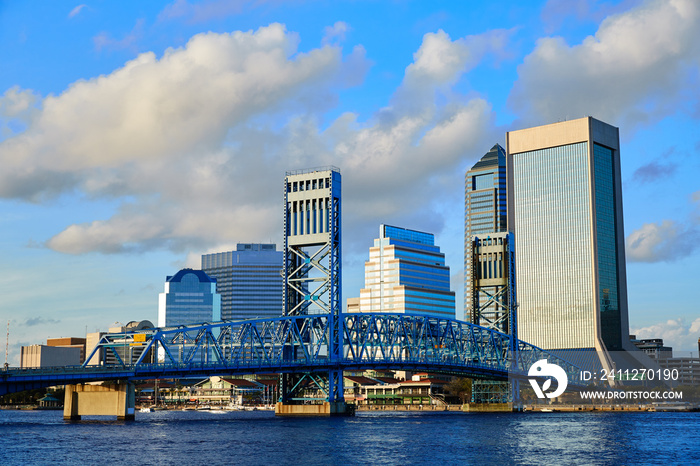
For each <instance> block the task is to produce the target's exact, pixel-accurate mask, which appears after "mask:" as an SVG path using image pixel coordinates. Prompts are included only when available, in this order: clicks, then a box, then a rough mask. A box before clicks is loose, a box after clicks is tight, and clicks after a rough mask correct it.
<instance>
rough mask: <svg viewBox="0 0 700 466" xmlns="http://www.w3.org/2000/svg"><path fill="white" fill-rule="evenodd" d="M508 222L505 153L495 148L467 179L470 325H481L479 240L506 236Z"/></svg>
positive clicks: (466, 261) (466, 296) (467, 313)
mask: <svg viewBox="0 0 700 466" xmlns="http://www.w3.org/2000/svg"><path fill="white" fill-rule="evenodd" d="M506 222H507V219H506V152H505V150H504V149H503V147H501V146H500V145H499V144H496V145H494V146H493V147H492V148H491V150H489V151H488V152H487V153H486V154H484V156H483V157H481V159H480V160H479V161H478V162H477V163H475V164H474V166H473V167H472V168H470V169H469V170H468V171H467V173H466V174H465V175H464V318H465V320H467V321H469V322H473V323H476V324H479V322H478V320H479V319H478V318H477V314H478V313H479V305H478V301H479V296H478V292H477V291H476V290H475V284H476V280H478V277H476V276H474V271H475V259H476V256H475V253H474V251H475V250H476V248H478V245H477V244H476V243H475V240H476V237H479V238H482V239H486V238H487V237H489V236H490V235H493V234H494V233H504V232H506V231H507V223H506ZM481 301H483V299H482V300H481ZM492 311H493V313H497V312H498V310H496V309H492ZM499 330H500V329H499Z"/></svg>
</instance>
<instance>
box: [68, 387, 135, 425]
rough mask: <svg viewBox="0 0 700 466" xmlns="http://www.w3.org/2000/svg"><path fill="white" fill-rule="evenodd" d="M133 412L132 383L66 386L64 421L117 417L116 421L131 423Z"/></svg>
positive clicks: (133, 392)
mask: <svg viewBox="0 0 700 466" xmlns="http://www.w3.org/2000/svg"><path fill="white" fill-rule="evenodd" d="M135 411H136V394H135V390H134V384H133V383H130V382H118V383H113V384H108V385H83V384H77V385H66V397H65V402H64V404H63V419H65V420H80V418H81V416H117V420H126V421H133V420H134V413H135Z"/></svg>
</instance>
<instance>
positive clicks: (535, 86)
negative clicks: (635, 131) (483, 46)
mask: <svg viewBox="0 0 700 466" xmlns="http://www.w3.org/2000/svg"><path fill="white" fill-rule="evenodd" d="M699 64H700V4H699V3H698V2H696V1H694V0H649V1H646V2H644V3H643V4H642V5H639V6H637V7H635V8H633V9H630V10H628V11H626V12H624V13H620V14H616V15H612V16H609V17H607V18H606V19H605V20H604V21H603V22H602V23H601V24H600V27H599V29H598V31H597V32H596V34H595V36H588V37H586V38H585V39H584V41H583V42H582V43H581V44H578V45H574V46H570V45H569V44H567V43H566V42H565V41H564V39H563V38H561V37H547V38H543V39H540V40H539V41H538V42H537V46H536V48H535V50H534V51H533V52H532V53H531V54H530V55H528V56H527V57H525V59H524V62H523V64H522V65H520V66H519V67H518V81H517V82H516V84H515V85H514V87H513V90H512V92H511V95H510V96H509V104H510V105H511V107H512V108H514V109H515V110H516V111H517V112H518V113H519V114H520V115H521V117H522V118H523V120H527V121H526V123H530V124H538V123H544V122H552V121H557V120H560V119H565V118H578V117H582V116H585V115H594V116H596V117H598V118H601V119H603V120H606V121H610V122H614V123H616V124H618V125H620V126H625V127H633V126H634V125H635V124H638V123H643V122H645V121H651V120H653V119H655V118H659V117H661V116H663V115H666V114H668V113H670V112H675V111H677V109H678V107H679V106H681V107H682V106H683V105H687V106H689V107H688V108H690V107H692V106H694V105H696V103H697V101H698V96H697V86H698V78H697V77H698V69H699Z"/></svg>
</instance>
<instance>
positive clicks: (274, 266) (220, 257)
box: [202, 243, 284, 320]
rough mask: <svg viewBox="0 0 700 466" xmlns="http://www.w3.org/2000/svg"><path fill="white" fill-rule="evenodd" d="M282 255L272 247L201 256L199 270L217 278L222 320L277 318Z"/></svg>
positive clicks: (238, 248) (280, 311) (256, 246)
mask: <svg viewBox="0 0 700 466" xmlns="http://www.w3.org/2000/svg"><path fill="white" fill-rule="evenodd" d="M282 266H283V253H282V251H277V250H276V246H275V245H274V244H257V243H256V244H248V243H246V244H237V245H236V250H235V251H228V252H219V253H215V254H204V255H202V270H203V271H205V272H206V273H207V275H209V276H210V277H214V278H216V291H217V292H218V293H219V294H220V295H221V318H222V319H225V320H233V319H264V318H274V317H280V316H281V315H282V314H283V312H284V309H283V306H284V301H283V298H282V289H283V286H284V279H283V277H282V274H281V273H280V272H281V271H282Z"/></svg>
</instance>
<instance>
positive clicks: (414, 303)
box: [359, 225, 455, 319]
mask: <svg viewBox="0 0 700 466" xmlns="http://www.w3.org/2000/svg"><path fill="white" fill-rule="evenodd" d="M359 311H360V312H393V313H410V314H424V315H429V316H433V317H441V318H449V319H454V318H455V294H454V292H453V291H450V268H449V267H447V266H446V265H445V255H444V254H443V253H441V252H440V248H439V247H438V246H435V238H434V236H433V235H432V234H431V233H424V232H421V231H414V230H408V229H405V228H400V227H394V226H390V225H381V226H380V228H379V238H378V239H375V240H374V247H372V248H370V250H369V261H367V262H365V287H364V288H363V289H362V290H360V305H359Z"/></svg>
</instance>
